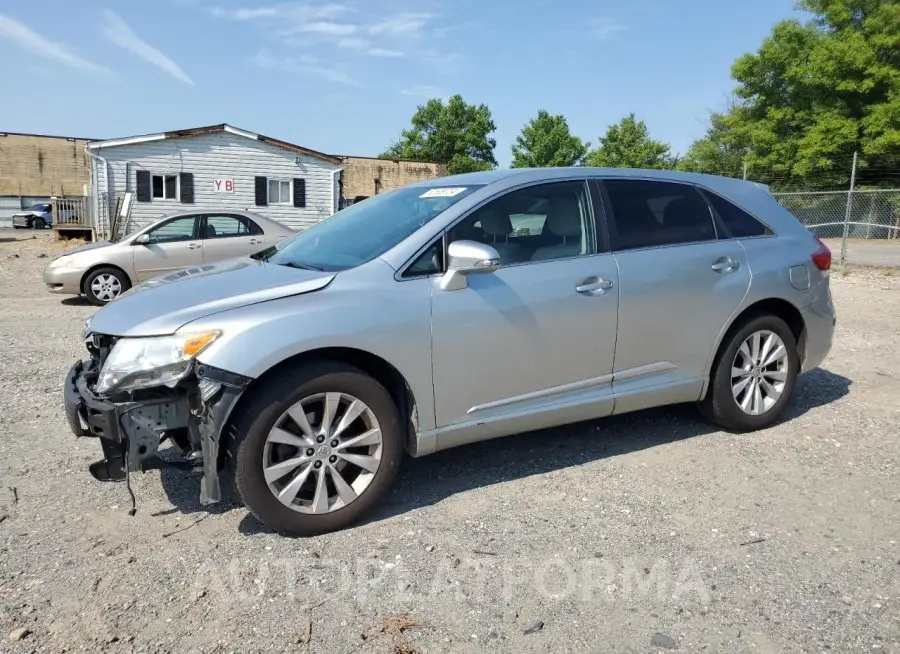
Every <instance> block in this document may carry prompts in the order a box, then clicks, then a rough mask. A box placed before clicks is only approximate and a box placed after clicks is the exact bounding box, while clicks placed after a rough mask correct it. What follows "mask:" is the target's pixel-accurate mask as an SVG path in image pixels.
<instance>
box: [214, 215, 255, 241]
mask: <svg viewBox="0 0 900 654" xmlns="http://www.w3.org/2000/svg"><path fill="white" fill-rule="evenodd" d="M249 223H250V221H249V220H247V219H246V218H244V217H243V216H216V215H207V216H206V227H205V231H204V234H203V238H229V237H235V236H250V233H251V231H250V225H249Z"/></svg>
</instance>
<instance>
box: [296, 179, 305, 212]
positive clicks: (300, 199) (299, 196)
mask: <svg viewBox="0 0 900 654" xmlns="http://www.w3.org/2000/svg"><path fill="white" fill-rule="evenodd" d="M294 206H295V207H305V206H306V180H305V179H300V178H299V177H295V178H294Z"/></svg>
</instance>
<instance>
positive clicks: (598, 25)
mask: <svg viewBox="0 0 900 654" xmlns="http://www.w3.org/2000/svg"><path fill="white" fill-rule="evenodd" d="M624 29H625V26H624V25H620V24H619V23H617V22H616V21H614V20H613V19H612V18H593V19H591V21H590V27H589V31H590V33H591V35H592V36H593V37H595V38H598V39H608V38H609V37H611V36H612V35H613V34H616V33H617V32H621V31H622V30H624Z"/></svg>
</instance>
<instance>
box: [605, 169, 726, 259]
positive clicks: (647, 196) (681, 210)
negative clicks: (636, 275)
mask: <svg viewBox="0 0 900 654" xmlns="http://www.w3.org/2000/svg"><path fill="white" fill-rule="evenodd" d="M604 185H605V186H606V191H607V194H608V196H609V202H610V205H611V207H612V214H613V216H612V220H610V221H609V223H610V236H611V237H612V239H613V249H616V250H631V249H635V248H646V247H654V246H658V245H674V244H678V243H696V242H698V241H711V240H714V239H715V238H716V232H715V227H714V226H713V220H712V214H711V213H710V211H709V206H708V205H707V204H706V202H705V201H704V200H703V198H702V197H700V194H699V193H698V192H697V191H696V189H695V188H694V187H693V186H690V185H688V184H677V183H674V182H656V181H650V180H620V179H611V180H606V181H605V182H604Z"/></svg>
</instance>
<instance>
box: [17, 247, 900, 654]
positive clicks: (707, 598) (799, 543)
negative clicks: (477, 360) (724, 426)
mask: <svg viewBox="0 0 900 654" xmlns="http://www.w3.org/2000/svg"><path fill="white" fill-rule="evenodd" d="M20 236H21V234H20ZM60 247H63V246H61V245H58V244H51V243H50V242H49V241H48V239H47V238H46V236H39V237H38V238H36V239H34V240H31V241H18V242H5V243H0V262H2V270H0V361H2V362H3V366H2V367H0V427H2V436H0V482H2V483H0V651H4V652H63V651H74V650H87V651H92V652H129V651H140V652H167V651H181V652H204V653H209V652H263V651H267V652H269V651H271V652H287V651H311V652H313V651H315V652H323V651H333V652H345V653H349V652H407V653H408V652H476V651H490V652H498V651H503V652H524V651H547V652H550V651H564V650H565V651H579V652H580V651H593V652H610V651H616V652H655V651H665V650H667V649H668V650H677V651H682V652H700V651H709V652H824V651H832V652H862V651H868V652H871V651H885V652H900V549H898V541H900V483H898V482H900V475H898V470H900V469H898V462H900V461H898V460H900V442H898V434H900V427H898V418H900V402H898V401H897V394H898V391H900V372H898V371H900V338H898V327H900V320H898V318H900V273H897V272H896V271H895V272H893V273H892V272H891V271H871V270H870V271H867V270H862V269H858V270H851V271H849V273H847V274H835V275H834V279H833V292H834V296H835V301H836V304H837V308H838V314H839V325H838V333H837V338H836V343H835V347H834V350H833V352H832V355H831V356H830V357H829V359H828V360H827V361H826V363H825V367H824V369H820V370H816V371H814V372H812V373H810V374H808V375H805V376H804V377H802V378H801V380H800V382H799V383H798V388H797V395H796V398H795V401H794V403H793V405H792V407H791V408H790V410H789V414H788V419H787V420H786V421H785V422H783V423H782V424H780V425H778V426H776V427H774V428H771V429H768V430H765V431H762V432H759V433H756V434H751V435H743V436H739V435H731V434H725V433H722V432H720V431H716V430H715V429H713V428H711V427H709V426H708V425H706V424H704V423H702V422H700V421H699V420H698V419H697V416H696V414H695V412H694V410H693V408H692V407H672V408H667V409H663V410H654V411H646V412H642V413H638V414H635V415H630V416H623V417H618V418H613V419H608V420H605V421H598V422H594V423H587V424H581V425H576V426H572V427H568V428H565V429H556V430H549V431H545V432H540V433H534V434H528V435H523V436H520V437H515V438H508V439H501V440H497V441H492V442H488V443H482V444H478V445H474V446H470V447H465V448H460V449H457V450H452V451H448V452H444V453H440V454H437V455H434V456H432V457H428V458H425V459H422V460H419V461H409V462H408V465H406V467H405V469H404V471H403V472H402V473H401V479H400V482H399V483H398V485H397V487H396V489H395V490H394V492H393V493H392V494H391V495H390V497H389V499H388V501H387V503H386V504H385V506H384V507H383V508H382V509H381V510H380V511H379V512H378V513H377V514H376V515H375V516H373V517H372V518H371V520H370V521H368V522H367V523H365V524H363V525H361V526H358V527H356V528H354V529H351V530H347V531H345V532H342V533H336V534H330V535H327V536H323V537H318V538H310V539H296V540H295V539H287V538H282V537H279V536H276V535H274V534H272V533H269V532H267V531H266V530H265V529H264V528H262V527H261V526H260V525H259V524H258V523H256V522H255V521H254V520H253V519H251V518H250V517H248V515H247V513H246V512H245V511H244V510H243V509H242V508H240V507H238V506H236V504H235V503H234V502H233V501H230V502H227V503H225V504H223V505H220V506H217V507H216V508H215V509H214V510H213V511H212V512H206V511H204V510H201V508H200V507H199V506H198V502H197V495H198V488H199V478H198V477H197V476H196V475H195V474H194V473H192V472H190V471H183V470H177V469H173V468H166V469H163V470H151V471H148V472H146V473H144V474H138V475H136V476H135V478H134V479H133V486H134V491H135V494H136V495H137V498H138V513H137V515H136V516H134V517H129V515H128V508H129V506H130V504H129V501H128V495H127V493H126V489H125V487H124V485H122V484H115V485H107V484H100V483H97V482H95V481H93V480H92V479H91V478H90V476H89V475H88V473H87V470H86V466H87V464H88V463H90V462H91V461H94V460H96V459H97V458H98V456H99V447H98V445H97V443H96V442H95V441H92V440H89V439H80V440H76V439H74V438H73V437H72V436H71V435H70V434H69V432H68V430H67V427H66V423H65V419H64V416H63V414H62V410H61V408H60V403H61V382H62V378H63V374H64V372H65V370H66V368H67V366H68V365H69V364H70V363H71V362H73V361H74V360H75V359H76V358H78V357H80V356H81V355H82V346H81V344H80V343H79V342H78V334H79V332H80V329H81V325H82V322H83V321H84V319H85V318H86V317H87V316H88V315H89V314H90V313H91V311H92V307H90V306H88V305H86V304H84V303H83V302H81V301H78V300H61V299H60V298H59V297H55V296H52V295H49V294H47V293H45V292H44V290H43V288H42V284H41V282H40V277H39V273H40V270H41V269H42V268H43V266H44V265H45V264H46V262H47V259H45V258H40V257H41V255H42V254H45V253H47V252H49V251H50V250H51V248H60Z"/></svg>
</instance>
